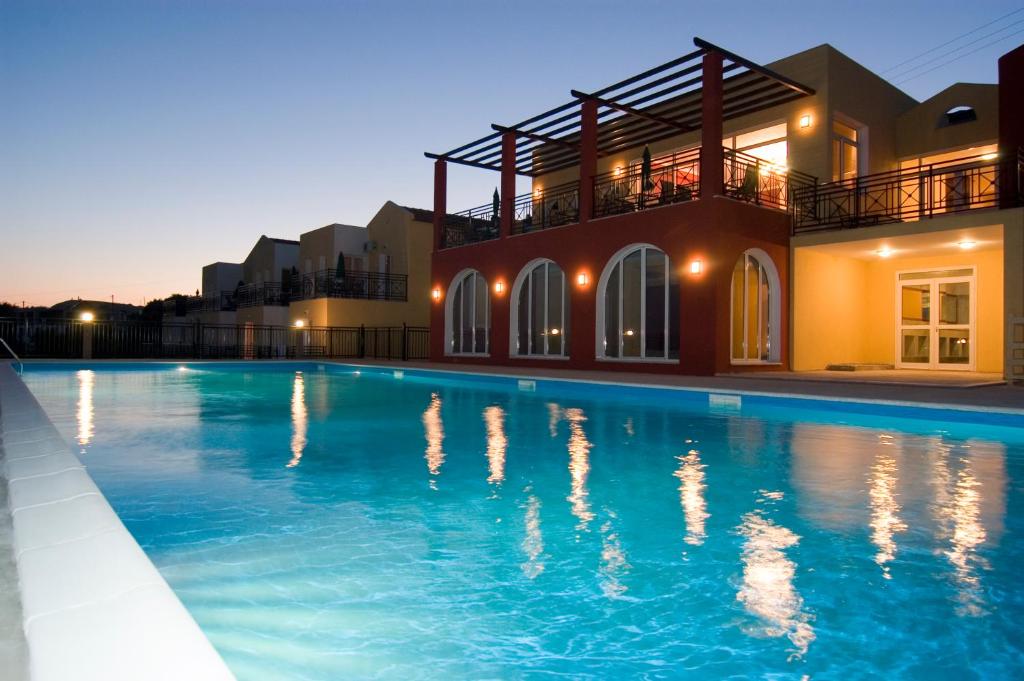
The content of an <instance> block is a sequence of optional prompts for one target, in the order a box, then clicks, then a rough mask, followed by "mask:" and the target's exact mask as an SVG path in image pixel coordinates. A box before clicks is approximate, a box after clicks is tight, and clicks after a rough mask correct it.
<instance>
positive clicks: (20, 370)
mask: <svg viewBox="0 0 1024 681" xmlns="http://www.w3.org/2000/svg"><path fill="white" fill-rule="evenodd" d="M0 343H3V345H4V347H5V348H7V352H9V353H11V357H13V358H14V361H15V362H17V363H18V375H19V376H24V375H25V363H24V362H22V361H21V357H18V353H16V352H15V351H14V350H11V346H10V345H8V344H7V341H5V340H4V339H3V338H0Z"/></svg>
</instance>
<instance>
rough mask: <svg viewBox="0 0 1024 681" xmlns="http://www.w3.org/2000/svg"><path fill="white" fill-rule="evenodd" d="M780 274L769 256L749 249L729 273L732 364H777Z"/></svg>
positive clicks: (756, 249)
mask: <svg viewBox="0 0 1024 681" xmlns="http://www.w3.org/2000/svg"><path fill="white" fill-rule="evenodd" d="M779 296H780V291H779V273H778V270H776V269H775V263H773V262H772V259H771V258H770V257H768V254H767V253H765V252H764V251H762V250H761V249H759V248H752V249H750V250H748V251H746V252H745V253H744V254H743V255H741V256H740V259H739V260H738V261H737V262H736V267H735V268H733V271H732V314H731V320H732V321H731V325H732V361H733V363H734V364H745V363H760V362H778V361H779V350H780V348H779V314H780V310H779Z"/></svg>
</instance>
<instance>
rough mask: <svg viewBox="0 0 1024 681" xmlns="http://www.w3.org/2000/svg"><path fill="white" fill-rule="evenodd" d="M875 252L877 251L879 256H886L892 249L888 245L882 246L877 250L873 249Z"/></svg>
mask: <svg viewBox="0 0 1024 681" xmlns="http://www.w3.org/2000/svg"><path fill="white" fill-rule="evenodd" d="M875 253H877V254H878V256H879V257H881V258H888V257H889V256H890V255H892V249H891V248H889V247H888V246H882V247H881V248H879V249H878V250H877V251H875Z"/></svg>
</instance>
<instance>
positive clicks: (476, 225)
mask: <svg viewBox="0 0 1024 681" xmlns="http://www.w3.org/2000/svg"><path fill="white" fill-rule="evenodd" d="M500 219H501V218H500V217H499V215H498V214H497V213H495V212H494V206H493V205H492V204H487V205H486V206H480V207H478V208H470V209H469V210H464V211H462V212H460V213H452V214H450V215H446V216H445V217H444V224H443V225H442V231H441V248H453V247H455V246H465V245H466V244H475V243H478V242H480V241H489V240H491V239H497V238H498V234H499V222H500Z"/></svg>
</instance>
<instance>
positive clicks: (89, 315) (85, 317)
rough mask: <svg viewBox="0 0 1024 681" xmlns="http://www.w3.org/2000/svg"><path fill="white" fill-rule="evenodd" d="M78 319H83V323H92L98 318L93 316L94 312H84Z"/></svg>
mask: <svg viewBox="0 0 1024 681" xmlns="http://www.w3.org/2000/svg"><path fill="white" fill-rule="evenodd" d="M78 318H79V319H81V320H82V321H83V322H91V321H92V320H94V319H96V317H95V316H93V314H92V312H83V313H82V314H80V315H79V316H78Z"/></svg>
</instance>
